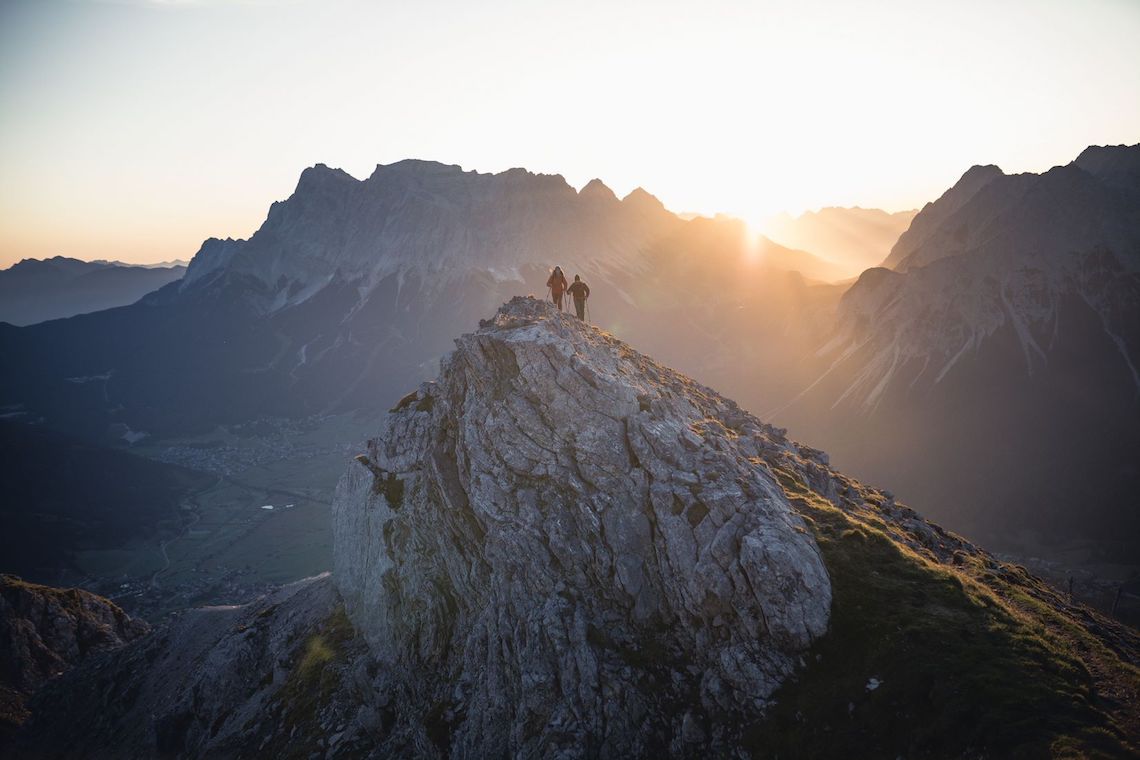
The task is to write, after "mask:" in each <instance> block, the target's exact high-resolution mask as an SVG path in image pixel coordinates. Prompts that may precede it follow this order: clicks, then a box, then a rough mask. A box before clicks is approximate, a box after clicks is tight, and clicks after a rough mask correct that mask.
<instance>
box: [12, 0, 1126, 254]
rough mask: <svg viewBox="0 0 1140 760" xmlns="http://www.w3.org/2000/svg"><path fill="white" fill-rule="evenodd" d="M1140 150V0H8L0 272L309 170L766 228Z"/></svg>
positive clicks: (236, 211)
mask: <svg viewBox="0 0 1140 760" xmlns="http://www.w3.org/2000/svg"><path fill="white" fill-rule="evenodd" d="M871 8H873V10H871ZM1135 142H1140V2H1137V1H1136V0H1115V1H1110V0H1080V1H1077V0H1056V1H1050V0H1002V1H998V0H985V1H984V2H970V1H969V0H958V1H956V2H936V3H935V2H921V1H920V0H906V1H905V2H884V1H878V2H868V3H854V2H807V1H806V0H792V1H789V2H775V1H773V2H721V1H718V0H702V1H700V2H696V1H691V2H669V1H668V0H645V1H644V2H617V1H616V0H608V1H607V2H593V1H592V0H572V1H571V2H561V1H560V0H559V1H552V0H547V1H546V2H526V3H524V2H501V1H500V2H490V1H486V2H469V1H468V2H460V1H454V2H434V1H432V0H417V1H416V2H399V3H396V2H350V1H349V0H278V1H274V0H260V1H258V0H246V1H244V2H237V1H230V2H226V1H224V0H118V1H112V0H102V1H99V0H0V266H7V265H8V264H10V263H12V262H13V261H15V260H18V259H20V258H23V257H28V256H34V257H43V256H51V255H56V254H63V255H69V256H75V257H78V258H115V259H122V260H129V261H154V260H159V259H168V258H175V257H178V258H189V257H190V256H191V255H192V254H193V253H194V252H195V251H196V250H197V248H198V245H199V243H200V242H201V241H202V240H203V239H204V238H206V237H209V236H218V237H225V236H227V235H228V236H235V237H245V236H248V235H249V234H250V233H251V232H252V231H253V230H254V229H256V228H257V226H258V225H259V224H260V223H261V221H262V220H263V219H264V217H265V213H266V211H267V209H268V207H269V204H270V202H272V201H273V200H278V199H282V198H285V197H287V196H288V195H289V194H290V193H291V192H292V190H293V187H294V186H295V184H296V180H297V176H298V174H299V173H300V171H301V170H302V169H303V168H304V167H306V166H308V165H311V164H314V163H318V162H323V163H327V164H329V165H330V166H339V167H341V168H343V169H345V170H346V171H348V172H349V173H351V174H353V175H354V176H356V177H361V178H363V177H366V176H368V175H369V174H370V173H371V172H372V170H373V168H374V167H375V165H376V164H377V163H391V162H393V161H397V160H400V159H402V158H407V157H417V158H427V159H436V160H440V161H445V162H447V163H458V164H461V165H462V166H463V167H464V168H467V169H477V170H479V171H500V170H503V169H507V168H510V167H514V166H523V167H526V168H528V169H531V170H533V171H541V172H549V173H559V174H562V175H564V176H565V177H566V178H567V180H568V181H569V182H570V183H571V184H574V185H575V186H579V187H580V186H581V185H583V184H585V183H586V182H587V181H588V180H589V179H591V178H592V177H595V176H597V177H601V178H602V179H603V180H604V181H605V182H606V183H607V184H608V185H610V186H611V187H612V188H614V189H615V191H617V192H618V194H619V195H623V194H624V193H626V192H628V191H629V190H631V189H632V188H633V187H635V186H637V185H642V186H644V187H645V188H646V189H648V190H649V191H650V192H653V193H654V194H656V195H657V196H658V197H660V198H661V199H662V200H663V201H664V202H665V203H666V205H667V206H669V207H670V208H672V209H674V210H677V211H699V212H705V213H713V212H717V211H723V212H728V213H733V214H738V215H741V216H744V217H745V218H750V219H754V220H755V219H759V218H762V217H764V216H766V215H768V214H770V213H773V212H775V211H778V210H782V209H788V210H792V211H799V210H802V209H805V208H816V207H819V206H824V205H855V204H858V205H863V206H879V207H882V208H886V209H888V210H898V209H903V208H911V207H917V206H920V205H921V204H922V203H924V202H925V201H927V200H931V199H933V198H935V197H937V195H939V194H940V193H941V192H942V191H943V190H944V189H945V188H946V187H947V186H949V185H950V184H952V183H953V182H954V181H955V180H956V179H957V178H958V177H959V176H960V175H961V174H962V172H963V171H965V170H966V169H967V168H968V167H969V166H970V165H972V164H976V163H996V164H998V165H1000V166H1001V167H1002V168H1003V169H1005V170H1006V171H1041V170H1044V169H1047V168H1049V167H1050V166H1053V165H1056V164H1061V163H1067V162H1068V161H1070V160H1072V159H1073V158H1074V157H1075V156H1076V155H1077V153H1079V152H1080V150H1081V149H1082V148H1084V147H1085V146H1086V145H1089V144H1117V143H1135Z"/></svg>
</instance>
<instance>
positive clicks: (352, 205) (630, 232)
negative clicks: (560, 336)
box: [182, 159, 677, 312]
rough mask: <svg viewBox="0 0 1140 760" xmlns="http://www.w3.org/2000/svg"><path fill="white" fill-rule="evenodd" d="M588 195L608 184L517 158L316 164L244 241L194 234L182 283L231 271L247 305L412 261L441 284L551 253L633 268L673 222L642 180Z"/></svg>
mask: <svg viewBox="0 0 1140 760" xmlns="http://www.w3.org/2000/svg"><path fill="white" fill-rule="evenodd" d="M607 196H608V197H607ZM596 199H603V200H613V194H612V192H611V191H610V190H609V189H608V188H605V186H604V185H602V184H601V183H600V182H597V183H596V184H593V183H592V184H591V185H590V186H587V187H586V188H583V192H582V194H579V193H578V191H576V190H575V189H574V188H573V187H572V186H571V185H569V184H568V183H567V182H566V180H565V178H564V177H562V176H561V175H557V174H536V173H533V172H529V171H527V170H525V169H509V170H507V171H504V172H499V173H497V174H484V173H479V172H475V171H464V170H463V169H462V168H461V167H459V166H455V165H446V164H441V163H437V162H433V161H421V160H412V159H409V160H406V161H400V162H397V163H394V164H390V165H382V166H378V167H377V168H376V171H375V172H373V174H372V175H371V176H370V177H369V178H368V179H366V180H364V181H358V180H356V179H354V178H352V177H351V176H350V175H348V174H347V173H345V172H343V171H341V170H339V169H330V168H328V167H327V166H325V165H323V164H318V165H316V166H314V167H310V168H309V169H306V170H305V172H304V173H303V174H302V176H301V179H300V181H299V182H298V185H297V189H296V191H295V192H294V193H293V194H292V195H291V196H290V197H289V198H288V199H286V200H284V201H281V202H277V203H274V204H273V205H272V206H271V208H270V211H269V214H268V216H267V218H266V221H265V223H264V224H263V225H262V226H261V228H259V229H258V230H257V232H255V233H254V234H253V236H252V237H250V239H249V240H244V241H233V242H219V241H212V240H211V241H207V242H206V243H205V244H203V246H202V249H201V250H200V251H199V253H198V254H197V255H196V256H195V258H194V261H193V262H192V263H191V266H190V270H189V272H188V273H187V276H186V277H185V279H184V280H183V283H182V290H183V291H186V290H188V289H191V288H195V287H198V283H200V282H213V281H215V279H216V278H215V277H207V275H208V274H211V273H214V274H217V273H220V272H223V271H225V272H231V273H233V274H235V275H239V276H241V277H244V278H247V279H249V280H251V281H257V282H260V283H261V285H262V286H263V287H261V288H258V289H257V290H258V293H257V294H255V295H254V296H253V298H254V299H255V300H257V301H258V304H257V306H256V308H257V309H259V310H261V311H267V312H275V311H277V310H280V309H282V308H285V307H287V306H292V305H296V304H299V303H302V302H304V301H306V300H307V299H309V298H311V297H313V296H314V295H315V294H316V293H318V292H320V291H321V290H322V289H323V288H325V287H327V286H328V285H329V284H331V283H334V282H341V283H354V284H355V285H357V286H359V287H360V288H361V293H362V296H361V297H362V298H363V297H366V295H367V293H368V292H370V291H371V289H372V288H374V287H375V286H376V285H377V283H379V282H381V281H382V280H384V279H385V278H387V277H390V276H398V277H400V278H401V282H402V281H403V280H404V279H405V278H406V277H407V276H408V274H409V273H413V272H414V273H415V276H416V277H417V280H418V281H421V282H428V283H432V284H433V285H439V286H441V287H444V286H447V285H448V284H450V283H453V282H455V281H459V280H463V279H465V278H468V277H470V276H471V275H472V273H475V272H483V273H489V276H490V277H491V278H492V279H495V280H500V281H501V280H504V279H511V280H516V281H517V280H519V279H520V278H521V274H520V271H521V270H522V269H524V268H526V267H532V266H546V265H547V264H548V262H550V261H562V262H574V263H575V264H576V265H578V266H589V265H590V264H591V263H592V262H594V261H595V260H599V259H604V261H605V263H606V265H607V266H610V267H617V268H619V269H622V270H624V271H631V270H632V271H636V270H637V269H638V268H639V267H640V266H641V263H640V262H641V258H642V254H643V250H644V248H645V246H646V245H647V243H648V242H649V241H650V240H651V239H654V238H656V237H658V236H660V234H661V233H662V232H663V230H665V229H666V228H667V226H668V225H670V224H672V223H674V222H676V221H677V220H676V217H674V216H673V215H672V214H670V213H669V212H668V211H666V210H665V209H664V207H663V206H662V205H661V204H660V202H659V201H657V199H656V198H653V197H652V196H650V195H649V194H648V193H645V192H644V191H635V193H633V194H631V196H630V197H627V199H626V200H627V201H629V203H624V204H619V203H616V202H614V203H612V204H609V203H603V204H601V205H599V204H598V203H596V202H594V201H595V200H596ZM583 201H587V202H583ZM599 211H602V212H603V213H599Z"/></svg>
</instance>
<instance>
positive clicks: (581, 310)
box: [566, 275, 590, 320]
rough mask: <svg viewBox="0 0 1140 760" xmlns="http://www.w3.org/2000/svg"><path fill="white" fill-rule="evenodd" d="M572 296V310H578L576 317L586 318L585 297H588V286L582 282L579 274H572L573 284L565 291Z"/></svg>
mask: <svg viewBox="0 0 1140 760" xmlns="http://www.w3.org/2000/svg"><path fill="white" fill-rule="evenodd" d="M566 292H567V293H569V294H570V295H571V296H573V297H574V311H576V312H578V319H581V320H585V319H586V299H587V298H589V297H590V286H589V285H587V284H586V283H584V282H582V277H581V275H574V284H573V285H571V286H570V287H569V288H568V289H567V291H566Z"/></svg>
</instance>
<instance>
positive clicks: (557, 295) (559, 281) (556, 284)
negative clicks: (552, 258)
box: [546, 267, 566, 311]
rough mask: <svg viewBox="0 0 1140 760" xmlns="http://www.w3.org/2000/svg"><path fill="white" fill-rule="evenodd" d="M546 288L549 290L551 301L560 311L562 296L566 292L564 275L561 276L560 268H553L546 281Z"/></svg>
mask: <svg viewBox="0 0 1140 760" xmlns="http://www.w3.org/2000/svg"><path fill="white" fill-rule="evenodd" d="M546 287H548V288H550V297H551V300H553V301H554V303H555V305H556V306H557V307H558V310H559V311H562V294H563V293H564V292H565V291H566V275H564V274H562V267H554V271H553V272H551V273H550V278H549V279H548V280H547V281H546Z"/></svg>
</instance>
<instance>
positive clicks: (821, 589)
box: [334, 299, 831, 757]
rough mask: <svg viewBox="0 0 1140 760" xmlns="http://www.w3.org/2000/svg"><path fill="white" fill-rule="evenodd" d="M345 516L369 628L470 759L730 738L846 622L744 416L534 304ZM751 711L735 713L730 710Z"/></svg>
mask: <svg viewBox="0 0 1140 760" xmlns="http://www.w3.org/2000/svg"><path fill="white" fill-rule="evenodd" d="M457 344H458V345H457V348H456V350H455V352H454V353H452V354H451V355H450V357H448V358H447V359H446V360H445V362H444V364H443V367H442V369H441V371H440V377H439V381H438V382H436V383H432V384H428V385H425V386H423V387H422V388H421V390H420V391H419V392H418V393H417V394H416V395H415V397H409V398H408V399H406V401H405V402H404V403H403V404H402V406H401V408H400V409H399V410H397V411H396V412H395V413H394V414H393V415H392V420H391V426H390V427H389V428H388V431H387V432H386V434H385V435H384V437H382V438H381V439H379V440H377V441H375V442H374V443H373V445H372V446H371V448H370V450H369V456H368V457H367V458H365V459H364V460H363V461H362V462H361V463H360V464H359V465H357V466H354V467H353V468H352V469H351V470H350V471H349V473H348V475H347V476H346V477H345V478H344V480H343V481H342V483H341V486H340V488H339V489H338V493H337V498H336V501H335V506H334V540H335V544H334V556H335V557H336V560H335V562H336V564H335V572H334V575H335V577H336V578H337V583H338V586H339V588H340V590H341V593H342V595H343V596H344V598H345V603H346V607H347V610H348V613H349V616H350V617H351V618H352V620H353V621H354V623H355V624H356V625H357V627H358V629H359V630H360V631H361V632H362V633H363V634H364V635H365V636H366V637H367V639H368V641H369V643H370V644H371V645H372V648H373V651H374V652H376V654H377V655H378V657H379V658H380V660H381V661H382V662H384V663H385V664H386V666H387V667H389V668H391V669H392V670H393V672H394V673H395V674H399V675H398V676H396V677H406V676H407V675H410V674H413V673H414V674H416V681H417V688H416V689H415V696H416V701H417V702H420V703H421V704H422V705H423V706H424V708H425V709H426V706H428V705H432V704H438V703H444V704H447V705H448V708H447V709H448V710H450V711H454V712H455V716H454V717H453V718H452V720H451V723H452V724H453V725H451V726H450V728H449V732H450V735H451V738H452V741H454V742H455V743H456V745H457V746H462V747H465V748H467V749H466V752H467V753H468V754H469V755H470V756H473V757H479V756H484V757H485V756H494V755H500V754H502V753H504V752H507V751H514V752H522V753H523V754H526V755H535V756H538V755H543V754H547V753H552V752H560V751H571V750H572V749H574V748H583V747H591V746H592V747H593V748H594V749H595V750H596V751H601V752H604V753H606V754H630V753H632V754H640V753H644V752H646V751H647V750H648V749H650V748H653V747H655V746H657V745H661V748H666V747H669V746H673V748H674V749H679V748H680V746H681V744H680V742H682V741H684V738H685V736H686V735H689V736H693V735H696V734H698V733H699V731H698V729H696V728H695V726H696V725H704V724H705V723H706V721H707V720H708V716H709V715H717V716H720V717H721V719H722V720H721V722H720V723H719V725H718V727H717V729H716V731H715V732H714V733H713V734H712V735H711V737H709V738H710V739H711V740H712V741H713V742H714V743H715V744H718V745H725V744H728V743H731V742H732V741H734V740H735V739H736V737H735V736H733V732H734V730H735V729H734V728H733V724H734V723H735V724H736V725H737V726H739V725H743V724H745V723H747V722H748V718H749V717H752V718H755V716H758V715H759V714H760V711H761V710H762V709H763V707H764V706H765V704H766V700H767V698H768V697H770V696H771V694H772V692H773V691H774V690H775V689H776V687H777V686H778V685H779V684H780V682H781V681H782V680H783V679H784V678H786V677H787V676H788V674H790V673H791V672H792V670H793V669H794V667H795V664H796V662H797V660H798V656H799V655H800V654H801V653H802V652H803V651H804V650H805V649H806V648H807V647H808V645H810V643H811V642H812V640H813V639H814V638H815V637H817V636H820V635H822V634H823V633H824V631H825V630H826V629H827V619H828V610H829V607H830V603H831V586H830V583H829V580H828V577H827V572H826V570H825V568H824V565H823V560H822V558H821V557H820V554H819V550H818V548H817V547H816V545H815V542H814V540H813V539H812V538H811V535H810V534H809V532H808V531H807V529H806V526H805V525H804V522H803V520H802V519H801V518H800V517H799V516H798V515H796V513H795V511H794V510H793V509H792V508H791V506H790V505H789V504H788V502H787V500H786V498H785V497H784V495H783V491H782V490H781V489H780V487H779V485H778V484H777V483H776V481H775V479H774V478H773V477H772V475H771V473H770V472H768V471H767V470H766V469H765V468H764V467H763V466H762V465H761V464H759V463H758V462H757V461H756V459H757V457H759V456H760V455H761V453H762V449H763V447H780V446H788V445H790V444H787V442H786V441H783V440H782V439H781V438H780V437H779V436H778V435H776V434H774V432H773V431H771V430H770V429H766V428H764V427H763V426H761V425H759V424H758V423H756V422H755V421H754V420H752V419H750V418H749V417H748V416H747V415H746V414H744V413H743V412H741V411H740V409H739V408H737V407H736V405H735V404H732V403H731V402H728V401H727V400H725V399H723V398H720V397H719V396H717V395H715V394H714V393H712V392H711V391H709V390H708V389H706V388H703V387H701V386H698V385H696V384H695V383H693V382H692V381H690V380H688V379H687V378H685V377H683V376H681V375H679V374H677V373H675V372H672V371H671V370H668V369H666V368H664V367H661V366H660V365H657V364H655V363H653V362H651V361H650V360H648V359H646V358H644V357H642V356H640V355H638V354H636V353H635V352H633V351H631V350H630V349H628V348H626V347H625V346H624V345H622V344H621V343H619V342H617V341H616V340H613V339H612V338H608V337H606V336H605V335H603V334H602V333H600V332H598V331H596V330H594V329H592V328H589V327H586V326H584V325H582V324H581V323H578V322H576V321H575V320H572V319H570V318H568V317H564V316H561V315H558V314H557V313H555V312H554V311H553V310H552V309H551V308H550V306H549V305H548V304H544V303H542V302H539V301H535V300H533V299H515V300H514V301H512V302H511V304H509V305H508V306H507V307H506V308H504V309H503V310H502V311H500V313H499V314H498V316H496V318H495V319H494V320H493V321H491V322H490V323H489V324H486V325H485V326H484V327H483V328H482V329H480V330H479V331H478V332H476V333H474V334H471V335H467V336H464V337H463V338H461V339H459V341H458V342H457ZM726 716H735V719H734V720H733V721H727V720H724V718H725V717H726Z"/></svg>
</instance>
